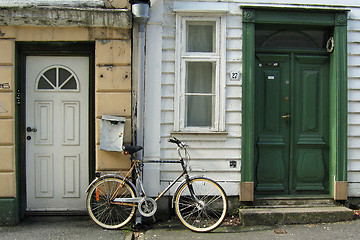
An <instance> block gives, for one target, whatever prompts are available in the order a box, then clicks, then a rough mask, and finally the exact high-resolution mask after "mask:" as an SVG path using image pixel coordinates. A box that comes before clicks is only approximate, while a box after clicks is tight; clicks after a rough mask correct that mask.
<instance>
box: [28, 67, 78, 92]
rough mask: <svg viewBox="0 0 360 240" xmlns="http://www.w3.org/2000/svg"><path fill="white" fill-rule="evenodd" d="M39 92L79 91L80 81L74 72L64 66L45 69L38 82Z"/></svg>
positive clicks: (37, 88)
mask: <svg viewBox="0 0 360 240" xmlns="http://www.w3.org/2000/svg"><path fill="white" fill-rule="evenodd" d="M35 89H36V90H37V91H55V92H60V91H79V80H78V78H77V76H76V74H75V72H74V71H72V70H71V69H70V68H68V67H66V66H63V65H53V66H49V67H47V68H45V69H44V70H42V71H41V73H40V74H39V75H38V78H37V80H36V88H35Z"/></svg>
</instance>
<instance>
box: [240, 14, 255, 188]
mask: <svg viewBox="0 0 360 240" xmlns="http://www.w3.org/2000/svg"><path fill="white" fill-rule="evenodd" d="M251 14H252V13H251V11H250V12H249V18H251V16H252V15H251ZM243 38H244V39H243V40H244V41H243V49H246V51H244V52H243V58H244V59H246V60H244V61H243V72H242V74H243V84H242V89H243V92H246V93H247V94H248V95H247V96H246V98H243V100H242V123H243V126H247V127H243V128H242V136H246V137H247V138H248V140H249V141H242V159H247V161H242V163H241V164H242V171H241V181H242V182H253V180H254V161H253V159H254V153H255V151H254V146H255V145H254V143H255V137H254V133H255V132H254V131H255V129H254V123H255V109H254V101H255V81H249V80H250V79H254V78H255V64H254V63H255V24H254V23H248V24H244V26H243ZM244 170H245V171H244Z"/></svg>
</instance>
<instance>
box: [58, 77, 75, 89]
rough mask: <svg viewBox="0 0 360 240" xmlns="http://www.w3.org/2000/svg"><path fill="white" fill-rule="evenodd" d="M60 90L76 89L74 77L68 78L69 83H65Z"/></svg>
mask: <svg viewBox="0 0 360 240" xmlns="http://www.w3.org/2000/svg"><path fill="white" fill-rule="evenodd" d="M61 89H77V84H76V80H75V78H74V77H72V78H70V79H69V81H67V82H66V83H65V84H64V85H63V86H62V87H61Z"/></svg>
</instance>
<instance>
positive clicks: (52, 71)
mask: <svg viewBox="0 0 360 240" xmlns="http://www.w3.org/2000/svg"><path fill="white" fill-rule="evenodd" d="M44 76H45V77H46V78H47V80H49V81H50V82H51V83H52V85H54V86H55V87H56V68H51V69H49V70H47V71H46V72H45V73H44Z"/></svg>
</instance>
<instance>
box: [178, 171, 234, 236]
mask: <svg viewBox="0 0 360 240" xmlns="http://www.w3.org/2000/svg"><path fill="white" fill-rule="evenodd" d="M189 184H190V187H192V189H193V191H194V195H195V196H196V198H197V199H198V202H197V201H196V200H195V199H194V198H193V197H192V196H191V194H190V190H189V186H188V185H187V184H186V182H184V183H183V184H182V185H181V186H180V187H179V188H178V190H177V192H176V195H175V210H176V214H177V216H178V217H179V219H180V221H181V222H182V223H183V224H184V225H185V226H186V227H188V228H189V229H191V230H193V231H195V232H209V231H211V230H214V229H215V228H217V227H218V226H219V225H220V224H221V223H222V222H223V221H224V219H225V215H226V212H227V197H226V194H225V192H224V190H223V189H222V187H221V186H220V185H219V184H217V183H216V182H215V181H213V180H211V179H208V178H202V177H198V178H192V179H190V183H189Z"/></svg>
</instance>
